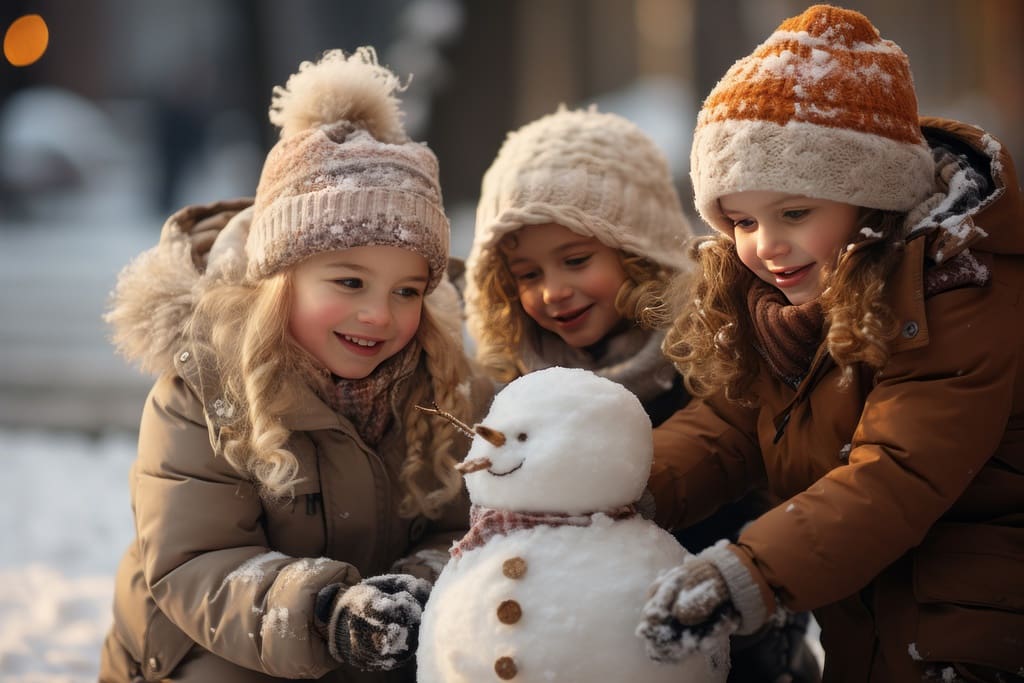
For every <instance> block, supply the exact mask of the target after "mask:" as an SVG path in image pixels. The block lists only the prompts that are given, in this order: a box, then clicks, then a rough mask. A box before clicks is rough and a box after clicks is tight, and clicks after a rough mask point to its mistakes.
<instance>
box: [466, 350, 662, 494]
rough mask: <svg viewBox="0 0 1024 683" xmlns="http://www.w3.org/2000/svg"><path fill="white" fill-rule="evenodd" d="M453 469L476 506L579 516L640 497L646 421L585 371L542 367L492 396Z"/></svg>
mask: <svg viewBox="0 0 1024 683" xmlns="http://www.w3.org/2000/svg"><path fill="white" fill-rule="evenodd" d="M474 431H475V433H476V436H475V437H474V439H473V445H472V447H471V448H470V450H469V453H468V454H467V455H466V459H465V460H464V461H463V463H462V465H461V466H460V469H462V470H463V471H464V472H467V474H466V475H465V480H466V487H467V488H468V489H469V497H470V499H471V500H472V501H473V503H475V504H476V505H481V506H484V507H490V508H500V509H507V510H513V511H517V512H538V513H539V512H550V513H568V514H581V513H589V512H598V511H602V510H607V509H609V508H614V507H617V506H620V505H628V504H629V503H633V502H635V501H636V500H637V499H639V498H640V495H641V494H642V493H643V489H644V486H645V485H646V483H647V477H648V476H649V475H650V471H651V457H652V452H653V446H652V440H651V421H650V418H648V417H647V413H646V411H645V410H644V408H643V406H642V405H641V404H640V401H639V399H637V397H636V396H634V395H633V394H632V393H631V392H630V391H629V390H628V389H626V388H625V387H623V386H622V385H620V384H618V383H616V382H613V381H611V380H608V379H605V378H603V377H599V376H597V375H595V374H594V373H592V372H589V371H586V370H578V369H570V368H560V367H554V368H547V369H545V370H539V371H537V372H532V373H530V374H527V375H524V376H523V377H520V378H518V379H516V380H515V381H513V382H511V383H510V384H509V385H508V386H506V387H505V388H504V389H503V390H502V391H501V392H499V393H498V395H497V396H496V397H495V398H494V403H493V404H492V405H491V410H490V412H489V413H488V414H487V417H486V418H485V419H484V421H483V422H482V423H481V424H479V425H476V427H474Z"/></svg>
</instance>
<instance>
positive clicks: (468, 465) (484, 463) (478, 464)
mask: <svg viewBox="0 0 1024 683" xmlns="http://www.w3.org/2000/svg"><path fill="white" fill-rule="evenodd" d="M490 466H491V459H490V458H473V459H472V460H467V461H466V462H460V463H457V464H456V465H455V469H456V470H458V471H459V472H462V473H463V474H471V473H473V472H478V471H480V470H486V469H487V468H488V467H490Z"/></svg>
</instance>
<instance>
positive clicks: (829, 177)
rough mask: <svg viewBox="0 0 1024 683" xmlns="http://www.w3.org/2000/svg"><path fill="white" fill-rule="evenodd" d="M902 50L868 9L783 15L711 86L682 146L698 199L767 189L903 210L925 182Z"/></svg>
mask: <svg viewBox="0 0 1024 683" xmlns="http://www.w3.org/2000/svg"><path fill="white" fill-rule="evenodd" d="M933 169H934V164H933V162H932V157H931V154H930V152H929V150H928V147H927V145H926V144H925V142H924V139H923V137H922V135H921V130H920V128H919V125H918V114H917V97H916V95H915V93H914V82H913V77H912V75H911V73H910V63H909V60H908V59H907V56H906V55H905V54H904V53H903V51H902V50H901V49H900V47H899V46H898V45H896V44H895V43H893V42H892V41H889V40H883V39H882V38H881V36H880V35H879V33H878V30H877V29H876V28H875V27H874V26H873V25H872V24H871V22H870V21H869V20H868V19H867V17H865V16H864V15H862V14H860V13H858V12H854V11H851V10H846V9H841V8H839V7H832V6H829V5H815V6H813V7H810V8H808V9H807V10H806V11H805V12H804V13H803V14H801V15H800V16H797V17H793V18H790V19H787V20H786V21H784V22H783V23H782V24H781V25H780V26H779V27H778V28H777V29H776V30H775V32H774V33H773V34H772V35H771V36H769V38H768V39H767V40H766V41H765V42H763V43H761V45H759V46H758V47H757V48H756V49H755V50H754V52H753V54H751V55H749V56H747V57H744V58H742V59H740V60H738V61H737V62H736V63H735V64H733V65H732V67H731V68H730V69H729V70H728V72H726V74H725V76H724V77H723V78H722V80H720V81H719V82H718V84H717V85H716V86H715V87H714V89H713V90H712V91H711V94H709V95H708V97H707V99H706V100H705V101H704V106H703V108H702V110H701V112H700V114H699V115H698V118H697V127H696V130H695V131H694V136H693V148H692V150H691V153H690V175H691V179H692V181H693V187H694V201H695V204H696V207H697V210H698V211H699V212H700V214H701V217H702V218H704V220H705V221H707V222H708V223H709V224H710V225H711V226H712V227H715V228H717V229H718V230H721V231H723V232H725V233H726V234H731V233H732V226H731V225H730V224H729V223H728V221H726V220H725V218H724V217H723V216H722V215H721V211H720V210H719V208H718V199H719V198H720V197H721V196H723V195H726V194H730V193H733V192H741V191H746V190H769V191H776V192H785V193H788V194H798V195H804V196H808V197H816V198H821V199H829V200H832V201H837V202H843V203H846V204H853V205H855V206H864V207H869V208H876V209H886V210H894V211H907V210H909V209H911V208H913V207H914V206H916V205H917V204H918V203H919V202H920V201H921V200H922V199H924V198H925V197H926V196H927V195H928V194H929V191H930V189H931V187H932V182H933V175H934V174H933Z"/></svg>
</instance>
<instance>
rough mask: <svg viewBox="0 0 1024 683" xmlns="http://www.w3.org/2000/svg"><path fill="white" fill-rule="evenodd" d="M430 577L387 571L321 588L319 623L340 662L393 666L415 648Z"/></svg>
mask: <svg viewBox="0 0 1024 683" xmlns="http://www.w3.org/2000/svg"><path fill="white" fill-rule="evenodd" d="M429 596H430V583H429V582H428V581H424V580H423V579H418V578H416V577H414V576H408V575H405V574H384V575H382V576H374V577H371V578H369V579H364V580H363V581H361V582H360V583H357V584H356V585H354V586H352V587H350V588H348V589H344V588H342V587H341V586H339V585H338V584H332V585H330V586H326V587H325V588H323V589H321V590H320V592H319V593H318V594H317V598H316V606H315V610H314V611H315V615H316V622H317V629H318V630H319V631H320V632H321V634H322V635H323V636H324V638H326V640H327V648H328V650H329V651H330V653H331V656H333V657H334V658H335V659H337V660H338V661H339V662H344V663H346V664H350V665H352V666H354V667H356V668H357V669H361V670H363V671H389V670H391V669H395V668H397V667H400V666H402V665H403V664H405V663H406V662H408V661H409V660H410V659H411V658H412V657H413V656H414V655H415V654H416V646H417V641H418V638H419V626H420V616H421V615H422V613H423V606H424V605H425V604H426V603H427V598H428V597H429Z"/></svg>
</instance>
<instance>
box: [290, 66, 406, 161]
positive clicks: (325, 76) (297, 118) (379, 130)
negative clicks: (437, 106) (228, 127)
mask: <svg viewBox="0 0 1024 683" xmlns="http://www.w3.org/2000/svg"><path fill="white" fill-rule="evenodd" d="M400 90H402V86H401V84H400V83H399V82H398V76H396V75H395V74H394V73H392V72H391V71H389V70H388V69H387V68H385V67H383V66H380V65H379V64H377V53H376V52H375V51H374V50H373V48H371V47H361V48H358V49H357V50H356V51H355V52H354V53H352V56H351V57H345V53H344V52H342V51H341V50H331V51H329V52H327V53H325V54H324V56H323V58H322V59H321V60H320V61H319V62H302V64H300V65H299V70H298V71H297V72H296V73H294V74H292V75H291V76H289V77H288V82H287V83H286V84H285V85H284V86H283V87H282V86H280V85H277V86H274V94H273V99H272V101H271V104H270V122H271V123H272V124H274V125H275V126H277V127H278V128H280V129H281V137H282V138H288V137H291V136H293V135H296V134H297V133H300V132H302V131H305V130H308V129H310V128H317V127H319V126H323V125H326V124H332V123H336V122H338V121H348V122H349V123H350V124H352V125H353V126H354V127H358V128H362V129H364V130H366V132H368V133H369V134H370V135H372V136H373V137H375V138H376V139H378V140H380V141H382V142H391V143H401V142H405V141H406V140H407V138H406V135H405V129H404V128H403V127H402V112H401V110H400V109H399V102H398V99H397V98H396V97H395V96H394V94H393V93H394V92H395V91H400Z"/></svg>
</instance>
